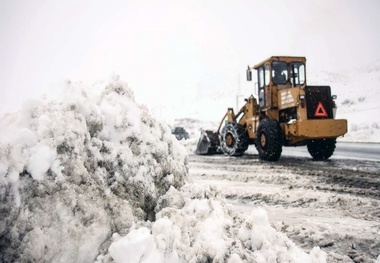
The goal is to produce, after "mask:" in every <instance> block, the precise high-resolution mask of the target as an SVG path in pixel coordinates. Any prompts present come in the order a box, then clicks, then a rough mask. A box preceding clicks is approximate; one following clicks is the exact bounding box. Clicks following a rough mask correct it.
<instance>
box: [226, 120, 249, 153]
mask: <svg viewBox="0 0 380 263" xmlns="http://www.w3.org/2000/svg"><path fill="white" fill-rule="evenodd" d="M220 136H221V138H220V148H221V149H222V151H223V153H224V154H225V155H229V156H241V155H243V154H244V152H245V151H246V150H247V149H248V133H247V131H246V129H245V128H244V127H243V126H242V125H240V124H238V123H235V122H229V123H227V124H226V125H225V126H224V127H223V129H222V131H221V133H220Z"/></svg>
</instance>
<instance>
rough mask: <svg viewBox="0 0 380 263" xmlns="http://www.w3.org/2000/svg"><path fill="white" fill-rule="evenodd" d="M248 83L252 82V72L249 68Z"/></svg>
mask: <svg viewBox="0 0 380 263" xmlns="http://www.w3.org/2000/svg"><path fill="white" fill-rule="evenodd" d="M247 81H252V71H251V69H250V68H249V66H248V68H247Z"/></svg>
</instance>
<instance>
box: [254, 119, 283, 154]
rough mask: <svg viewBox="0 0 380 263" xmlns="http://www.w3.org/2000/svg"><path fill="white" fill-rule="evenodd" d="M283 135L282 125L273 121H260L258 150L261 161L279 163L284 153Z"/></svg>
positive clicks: (257, 139)
mask: <svg viewBox="0 0 380 263" xmlns="http://www.w3.org/2000/svg"><path fill="white" fill-rule="evenodd" d="M282 144H283V141H282V135H281V127H280V124H279V123H278V122H277V121H276V120H273V119H269V118H265V119H262V120H261V121H260V124H259V127H258V129H257V138H256V149H257V151H258V152H259V157H260V159H261V160H265V161H277V160H278V159H280V156H281V152H282Z"/></svg>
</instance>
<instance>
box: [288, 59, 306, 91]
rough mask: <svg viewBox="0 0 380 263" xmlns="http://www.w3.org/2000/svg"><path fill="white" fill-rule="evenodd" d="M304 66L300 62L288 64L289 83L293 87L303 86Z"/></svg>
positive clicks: (304, 78) (304, 79)
mask: <svg viewBox="0 0 380 263" xmlns="http://www.w3.org/2000/svg"><path fill="white" fill-rule="evenodd" d="M305 81H306V76H305V64H303V63H301V62H293V63H290V82H291V83H292V84H293V86H298V85H303V84H305Z"/></svg>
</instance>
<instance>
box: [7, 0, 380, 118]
mask: <svg viewBox="0 0 380 263" xmlns="http://www.w3.org/2000/svg"><path fill="white" fill-rule="evenodd" d="M379 12H380V1H378V0H372V1H359V0H357V1H353V0H352V1H348V0H347V1H343V0H342V1H340V0H334V1H331V0H318V1H302V0H300V1H296V0H278V1H274V0H272V1H268V0H266V1H253V0H249V1H248V0H246V1H244V0H240V1H239V0H233V1H232V0H231V1H227V0H226V1H220V0H219V1H213V0H211V1H206V0H191V1H182V0H173V1H171V0H163V1H154V0H151V1H149V0H139V1H130V0H123V1H112V0H110V1H96V0H82V1H74V0H65V1H42V0H33V1H31V0H24V1H21V0H12V1H11V0H0V113H4V112H6V111H13V110H17V109H18V108H19V107H20V105H21V103H22V101H23V100H25V99H26V98H31V97H37V96H40V95H42V94H44V93H48V94H49V93H50V94H54V93H57V92H58V91H57V90H58V87H60V86H63V84H64V83H65V80H71V81H83V82H85V83H92V82H96V81H98V80H106V79H108V78H109V77H110V76H111V75H112V74H117V75H120V77H121V78H122V79H123V80H125V81H126V82H127V83H128V84H129V86H130V87H131V88H132V89H133V91H134V92H135V95H136V99H137V101H138V102H139V103H145V104H157V105H159V104H160V103H166V104H168V103H173V105H179V103H181V101H182V102H183V101H184V100H186V99H187V98H196V96H195V94H199V93H200V92H202V90H203V91H204V90H207V91H212V90H217V89H226V88H232V87H233V88H234V87H237V86H238V83H239V81H240V82H241V85H246V84H245V83H246V81H245V69H246V67H247V64H250V65H254V64H256V63H258V62H260V61H262V60H264V59H266V58H267V57H269V56H271V55H297V56H306V57H307V59H308V70H332V71H339V70H343V69H348V68H352V67H356V65H357V64H359V65H362V64H366V63H370V62H371V61H374V60H377V59H379V58H380V49H379V46H380V36H379V34H380V33H379V30H378V25H380V16H379V14H378V13H379ZM239 79H240V80H239ZM250 85H251V84H250Z"/></svg>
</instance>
